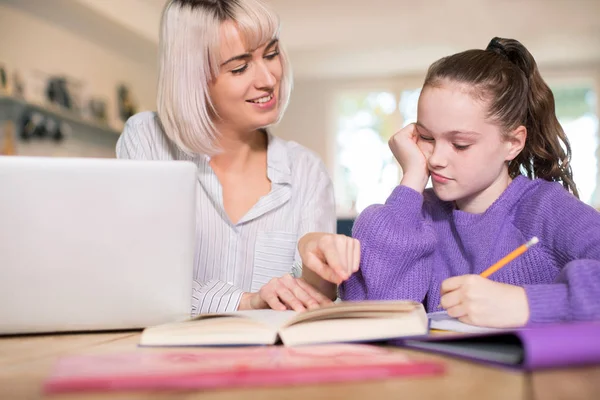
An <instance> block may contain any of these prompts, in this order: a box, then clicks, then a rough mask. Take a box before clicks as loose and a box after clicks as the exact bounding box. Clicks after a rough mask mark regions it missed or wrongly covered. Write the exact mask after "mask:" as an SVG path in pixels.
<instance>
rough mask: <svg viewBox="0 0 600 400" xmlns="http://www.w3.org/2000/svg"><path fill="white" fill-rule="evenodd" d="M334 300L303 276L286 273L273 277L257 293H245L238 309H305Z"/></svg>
mask: <svg viewBox="0 0 600 400" xmlns="http://www.w3.org/2000/svg"><path fill="white" fill-rule="evenodd" d="M331 303H332V301H331V300H330V299H328V298H327V297H325V296H324V295H323V294H321V293H320V292H319V291H318V290H316V289H315V288H313V287H312V286H311V285H309V284H308V283H306V282H305V281H304V279H302V278H294V277H292V276H291V275H289V274H288V275H284V276H282V277H281V278H273V279H271V280H270V281H269V282H268V283H267V284H266V285H264V286H263V287H262V288H260V290H259V291H258V292H257V293H244V294H243V295H242V298H241V300H240V304H239V306H238V310H260V309H265V308H272V309H273V310H280V311H284V310H287V309H292V310H294V311H305V310H307V309H308V310H312V309H316V308H319V307H321V306H323V305H326V304H331Z"/></svg>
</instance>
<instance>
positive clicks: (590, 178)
mask: <svg viewBox="0 0 600 400" xmlns="http://www.w3.org/2000/svg"><path fill="white" fill-rule="evenodd" d="M552 92H553V93H554V100H555V103H556V115H557V117H558V120H559V122H560V124H561V125H562V127H563V129H564V130H565V133H566V134H567V137H568V138H569V143H570V144H571V152H572V161H571V169H572V171H573V178H574V180H575V184H576V185H577V189H578V190H579V198H580V199H581V200H582V201H584V202H586V203H588V204H591V205H593V206H596V207H597V206H599V205H600V194H599V193H598V150H599V148H598V115H597V110H598V108H597V96H596V93H595V92H594V90H593V89H592V87H591V86H590V85H580V86H574V85H570V86H556V87H552Z"/></svg>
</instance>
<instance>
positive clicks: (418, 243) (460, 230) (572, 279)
mask: <svg viewBox="0 0 600 400" xmlns="http://www.w3.org/2000/svg"><path fill="white" fill-rule="evenodd" d="M353 236H354V237H355V238H357V239H358V240H359V241H360V242H361V252H362V255H361V263H360V269H359V270H358V272H357V273H355V274H354V275H353V276H352V277H350V279H349V280H348V281H346V282H344V283H343V284H342V285H341V287H340V297H341V298H342V299H343V300H362V299H373V300H376V299H377V300H382V299H410V300H416V301H421V302H423V304H424V305H425V307H426V309H427V310H430V311H431V310H434V309H435V308H436V307H437V305H438V304H439V302H440V287H441V284H442V281H443V280H444V279H446V278H449V277H451V276H456V275H464V274H479V273H481V272H482V271H483V270H485V269H486V268H487V267H489V266H490V265H492V264H493V263H495V262H496V261H498V260H499V259H501V258H502V257H504V256H505V255H506V254H508V253H509V252H511V251H512V250H514V249H515V248H517V247H518V246H520V245H522V244H523V243H525V242H526V241H527V240H529V239H531V237H533V236H537V237H538V238H539V239H540V243H539V244H537V245H536V246H533V247H532V248H530V249H529V250H528V251H526V252H525V253H524V254H522V255H521V256H520V257H518V258H516V259H515V260H513V261H511V262H510V263H509V264H507V265H506V266H505V267H504V268H502V269H500V270H499V271H497V272H495V273H494V274H493V275H492V276H490V279H492V280H495V281H498V282H504V283H508V284H512V285H518V286H522V287H524V288H525V291H526V293H527V299H528V302H529V309H530V320H529V323H538V322H554V321H565V320H585V319H600V213H599V212H598V211H596V210H594V209H593V208H592V207H590V206H588V205H586V204H584V203H582V202H581V201H579V200H577V198H575V197H574V196H573V195H571V194H570V193H569V192H567V191H566V190H565V189H564V188H563V187H562V186H561V185H560V184H558V183H551V182H547V181H544V180H541V179H536V180H530V179H528V178H526V177H524V176H519V177H517V178H515V179H514V180H513V182H512V183H511V184H510V185H509V186H508V188H507V189H506V190H505V191H504V192H503V193H502V195H501V196H500V197H499V198H498V199H497V200H496V201H495V202H494V203H493V204H492V205H491V206H490V207H489V208H488V209H487V210H486V211H485V212H484V213H483V214H469V213H467V212H464V211H460V210H456V209H455V208H454V206H453V203H450V202H444V201H441V200H439V199H438V198H437V197H436V196H435V194H434V193H433V191H432V190H430V189H428V190H425V192H424V194H423V195H421V194H420V193H418V192H416V191H414V190H412V189H410V188H408V187H405V186H398V187H397V188H396V189H395V190H394V191H393V192H392V195H391V196H390V197H389V198H388V199H387V201H386V203H385V204H383V205H382V204H377V205H372V206H370V207H368V208H367V209H365V210H364V211H363V212H362V213H361V215H360V216H359V217H358V218H357V220H356V222H355V224H354V228H353Z"/></svg>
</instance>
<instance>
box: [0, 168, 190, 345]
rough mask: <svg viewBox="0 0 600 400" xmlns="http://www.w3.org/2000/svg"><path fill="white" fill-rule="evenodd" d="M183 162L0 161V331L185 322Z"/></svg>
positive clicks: (186, 190)
mask: <svg viewBox="0 0 600 400" xmlns="http://www.w3.org/2000/svg"><path fill="white" fill-rule="evenodd" d="M196 182H197V180H196V167H195V165H194V164H193V163H191V162H182V161H181V162H180V161H171V162H166V161H132V160H116V159H89V158H85V159H84V158H39V157H0V334H14V333H34V332H61V331H82V330H115V329H134V328H143V327H146V326H150V325H155V324H160V323H165V322H170V321H174V320H180V319H183V318H186V317H189V315H190V311H191V295H192V293H191V291H192V273H193V272H192V269H193V262H194V248H195V247H194V246H195V243H194V240H195V239H194V238H195V201H196V197H195V194H196Z"/></svg>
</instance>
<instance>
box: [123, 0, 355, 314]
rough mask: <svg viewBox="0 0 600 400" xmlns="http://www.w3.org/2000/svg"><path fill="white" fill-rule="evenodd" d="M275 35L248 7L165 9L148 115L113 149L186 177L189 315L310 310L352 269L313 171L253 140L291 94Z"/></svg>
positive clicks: (288, 153) (312, 159) (321, 174)
mask: <svg viewBox="0 0 600 400" xmlns="http://www.w3.org/2000/svg"><path fill="white" fill-rule="evenodd" d="M278 35H279V21H278V19H277V16H276V15H275V14H274V13H273V11H271V10H270V9H269V8H268V7H267V6H266V5H265V4H264V3H262V2H261V1H260V0H171V1H169V2H168V3H167V5H166V6H165V9H164V11H163V16H162V21H161V32H160V43H159V61H160V64H159V78H158V100H157V103H158V104H157V105H158V112H157V113H152V112H142V113H139V114H137V115H135V116H133V117H131V118H130V119H129V120H128V121H127V124H126V126H125V129H124V131H123V134H122V136H121V138H120V139H119V142H118V144H117V156H118V157H119V158H129V159H146V160H189V161H192V162H194V163H196V165H197V166H198V192H197V193H198V206H197V230H196V231H197V239H198V240H197V243H198V246H197V251H196V262H195V269H194V279H195V282H194V285H195V287H194V296H193V305H192V314H194V315H195V314H198V313H210V312H224V311H233V310H248V309H260V308H273V309H278V310H285V309H288V308H291V309H294V310H297V311H302V310H305V309H312V308H317V307H319V306H322V305H325V304H328V303H330V302H331V301H332V300H333V299H335V297H336V289H337V286H336V284H339V283H341V282H342V281H344V280H345V279H347V278H348V277H349V275H351V274H352V272H355V271H356V270H357V269H358V261H359V258H360V249H359V245H358V242H357V241H356V240H354V239H351V238H348V237H346V236H342V235H334V234H333V232H334V230H335V213H334V198H333V191H332V184H331V180H330V178H329V176H328V174H327V171H326V169H325V167H324V165H323V163H322V162H321V161H320V160H319V158H318V157H317V156H316V155H315V154H313V153H312V152H310V151H309V150H307V149H305V148H304V147H302V146H300V145H298V144H296V143H294V142H286V141H284V140H282V139H279V138H277V137H275V136H273V135H271V134H270V133H269V132H268V131H266V129H265V127H267V126H269V125H271V124H273V123H275V122H277V121H278V120H279V119H280V118H281V116H282V115H283V112H284V110H285V108H286V105H287V103H288V99H289V95H290V90H291V86H292V83H291V72H290V68H289V63H288V59H287V57H286V54H285V52H284V50H283V48H282V46H281V44H280V43H279V36H278ZM311 232H318V233H311Z"/></svg>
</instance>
